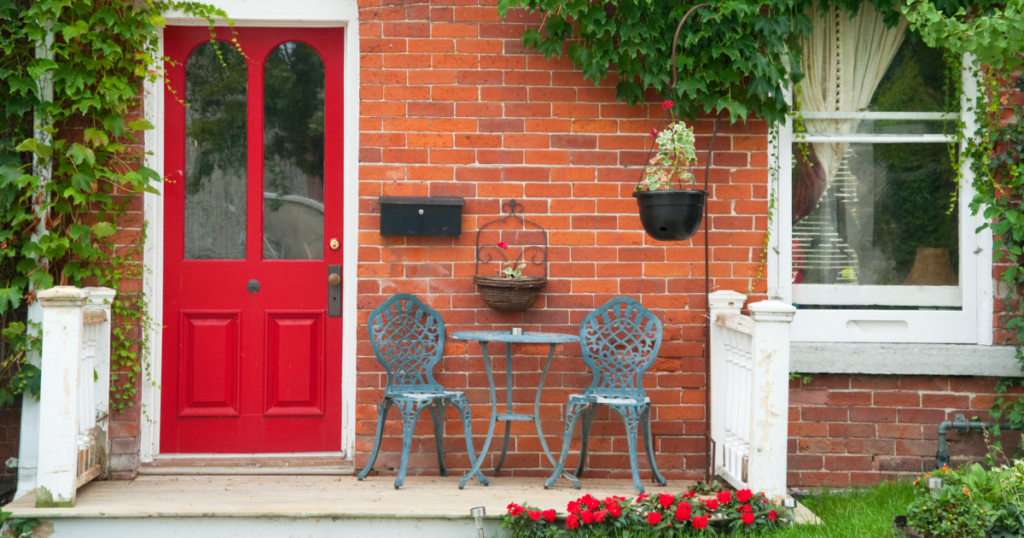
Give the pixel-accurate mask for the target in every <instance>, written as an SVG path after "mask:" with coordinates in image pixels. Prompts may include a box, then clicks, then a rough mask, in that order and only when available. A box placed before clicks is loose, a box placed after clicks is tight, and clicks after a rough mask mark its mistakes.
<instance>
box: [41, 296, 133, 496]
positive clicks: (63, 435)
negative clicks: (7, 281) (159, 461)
mask: <svg viewBox="0 0 1024 538" xmlns="http://www.w3.org/2000/svg"><path fill="white" fill-rule="evenodd" d="M114 295H115V292H114V290H111V289H109V288H85V289H80V288H72V287H66V286H60V287H56V288H51V289H48V290H45V291H42V292H39V294H38V297H39V302H40V305H41V306H42V309H43V351H42V358H41V361H40V368H41V370H42V386H41V389H40V400H39V407H40V420H39V455H38V469H37V476H36V506H37V507H53V506H74V503H75V496H76V491H77V489H78V488H79V487H81V486H82V485H83V484H85V483H87V482H89V481H90V480H92V479H94V478H96V477H98V476H100V474H101V473H102V471H103V467H104V465H103V461H104V460H105V458H106V452H107V451H106V438H107V436H106V424H107V414H108V408H109V403H110V394H109V393H110V303H111V301H113V298H114Z"/></svg>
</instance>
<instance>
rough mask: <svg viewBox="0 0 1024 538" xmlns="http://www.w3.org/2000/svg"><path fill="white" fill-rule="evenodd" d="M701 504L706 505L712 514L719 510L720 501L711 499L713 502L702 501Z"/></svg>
mask: <svg viewBox="0 0 1024 538" xmlns="http://www.w3.org/2000/svg"><path fill="white" fill-rule="evenodd" d="M700 502H702V503H704V505H705V506H707V507H708V510H710V511H712V512H714V511H715V510H718V501H716V500H714V499H711V500H704V499H701V501H700Z"/></svg>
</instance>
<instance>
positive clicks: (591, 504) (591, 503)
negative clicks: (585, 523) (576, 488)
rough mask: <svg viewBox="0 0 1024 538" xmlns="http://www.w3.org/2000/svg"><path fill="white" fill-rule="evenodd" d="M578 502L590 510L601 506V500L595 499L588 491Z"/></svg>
mask: <svg viewBox="0 0 1024 538" xmlns="http://www.w3.org/2000/svg"><path fill="white" fill-rule="evenodd" d="M580 502H582V503H583V504H585V505H587V508H589V509H590V510H591V511H593V510H597V509H598V508H600V507H601V501H599V500H597V499H595V498H594V497H593V496H591V495H590V494H589V493H588V494H586V495H584V496H583V497H581V498H580Z"/></svg>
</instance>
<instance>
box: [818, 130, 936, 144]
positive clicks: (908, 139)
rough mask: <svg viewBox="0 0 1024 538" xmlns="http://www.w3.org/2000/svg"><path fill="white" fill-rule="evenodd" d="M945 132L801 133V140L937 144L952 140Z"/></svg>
mask: <svg viewBox="0 0 1024 538" xmlns="http://www.w3.org/2000/svg"><path fill="white" fill-rule="evenodd" d="M953 140H954V137H953V136H952V135H944V134H867V133H852V134H845V133H800V141H801V142H849V143H852V144H857V143H866V144H935V143H945V142H952V141H953Z"/></svg>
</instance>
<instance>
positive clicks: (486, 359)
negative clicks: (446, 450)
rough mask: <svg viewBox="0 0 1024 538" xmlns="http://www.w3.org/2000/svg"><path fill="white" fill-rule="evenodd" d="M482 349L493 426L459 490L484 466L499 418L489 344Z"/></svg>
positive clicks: (482, 346)
mask: <svg viewBox="0 0 1024 538" xmlns="http://www.w3.org/2000/svg"><path fill="white" fill-rule="evenodd" d="M480 347H481V348H482V349H483V354H484V368H485V369H486V370H487V385H488V386H489V387H490V389H491V424H490V426H488V428H487V439H486V440H484V446H483V448H481V449H480V456H479V457H478V458H477V459H476V465H474V466H473V468H472V469H471V470H470V471H469V472H468V473H466V475H465V476H463V477H462V480H459V489H463V488H464V487H466V482H469V479H470V478H472V477H473V476H474V475H476V473H477V472H478V471H479V470H480V466H481V465H483V463H484V457H485V456H486V455H487V449H489V448H490V447H491V439H492V438H493V437H494V423H495V420H496V419H497V418H498V399H497V394H496V391H495V388H494V374H493V373H492V372H491V357H490V355H488V354H487V342H480ZM488 485H490V484H488Z"/></svg>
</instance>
